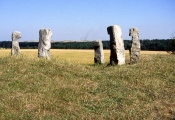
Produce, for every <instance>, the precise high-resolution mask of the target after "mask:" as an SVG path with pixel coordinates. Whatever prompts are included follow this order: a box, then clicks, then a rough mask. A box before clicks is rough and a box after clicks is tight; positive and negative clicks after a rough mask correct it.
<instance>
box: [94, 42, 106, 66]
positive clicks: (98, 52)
mask: <svg viewBox="0 0 175 120" xmlns="http://www.w3.org/2000/svg"><path fill="white" fill-rule="evenodd" d="M94 53H95V56H94V63H99V64H102V63H104V53H103V43H102V41H101V40H96V41H95V42H94Z"/></svg>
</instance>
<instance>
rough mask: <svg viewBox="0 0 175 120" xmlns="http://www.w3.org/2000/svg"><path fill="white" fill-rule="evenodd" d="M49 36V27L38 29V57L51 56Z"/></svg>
mask: <svg viewBox="0 0 175 120" xmlns="http://www.w3.org/2000/svg"><path fill="white" fill-rule="evenodd" d="M51 37H52V32H51V30H50V29H40V31H39V44H38V57H40V58H47V59H50V58H51V54H50V48H51Z"/></svg>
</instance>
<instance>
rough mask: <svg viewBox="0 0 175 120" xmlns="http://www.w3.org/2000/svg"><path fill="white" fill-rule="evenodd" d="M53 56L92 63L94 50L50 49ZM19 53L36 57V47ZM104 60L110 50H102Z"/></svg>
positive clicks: (3, 51) (5, 51) (0, 53)
mask: <svg viewBox="0 0 175 120" xmlns="http://www.w3.org/2000/svg"><path fill="white" fill-rule="evenodd" d="M10 51H11V50H10V49H0V56H6V55H10ZM50 51H51V55H52V57H53V58H57V59H64V60H66V61H71V62H77V63H83V64H86V63H87V64H91V63H93V62H94V61H93V57H94V50H79V49H51V50H50ZM125 53H126V59H127V58H128V57H129V51H128V50H126V51H125ZM21 54H24V55H29V56H31V57H34V58H35V57H36V58H37V55H38V50H37V49H21ZM144 54H145V55H146V54H167V52H166V51H141V55H144ZM104 55H105V62H108V61H109V56H110V50H104Z"/></svg>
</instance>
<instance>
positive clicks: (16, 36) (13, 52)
mask: <svg viewBox="0 0 175 120" xmlns="http://www.w3.org/2000/svg"><path fill="white" fill-rule="evenodd" d="M20 38H21V33H20V32H19V31H15V32H13V33H12V49H11V55H13V56H16V55H19V54H20V47H19V42H18V39H20Z"/></svg>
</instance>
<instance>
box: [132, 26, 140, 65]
mask: <svg viewBox="0 0 175 120" xmlns="http://www.w3.org/2000/svg"><path fill="white" fill-rule="evenodd" d="M129 36H131V37H132V45H131V49H130V63H137V62H138V61H139V59H140V39H139V30H138V29H137V28H131V29H129Z"/></svg>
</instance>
